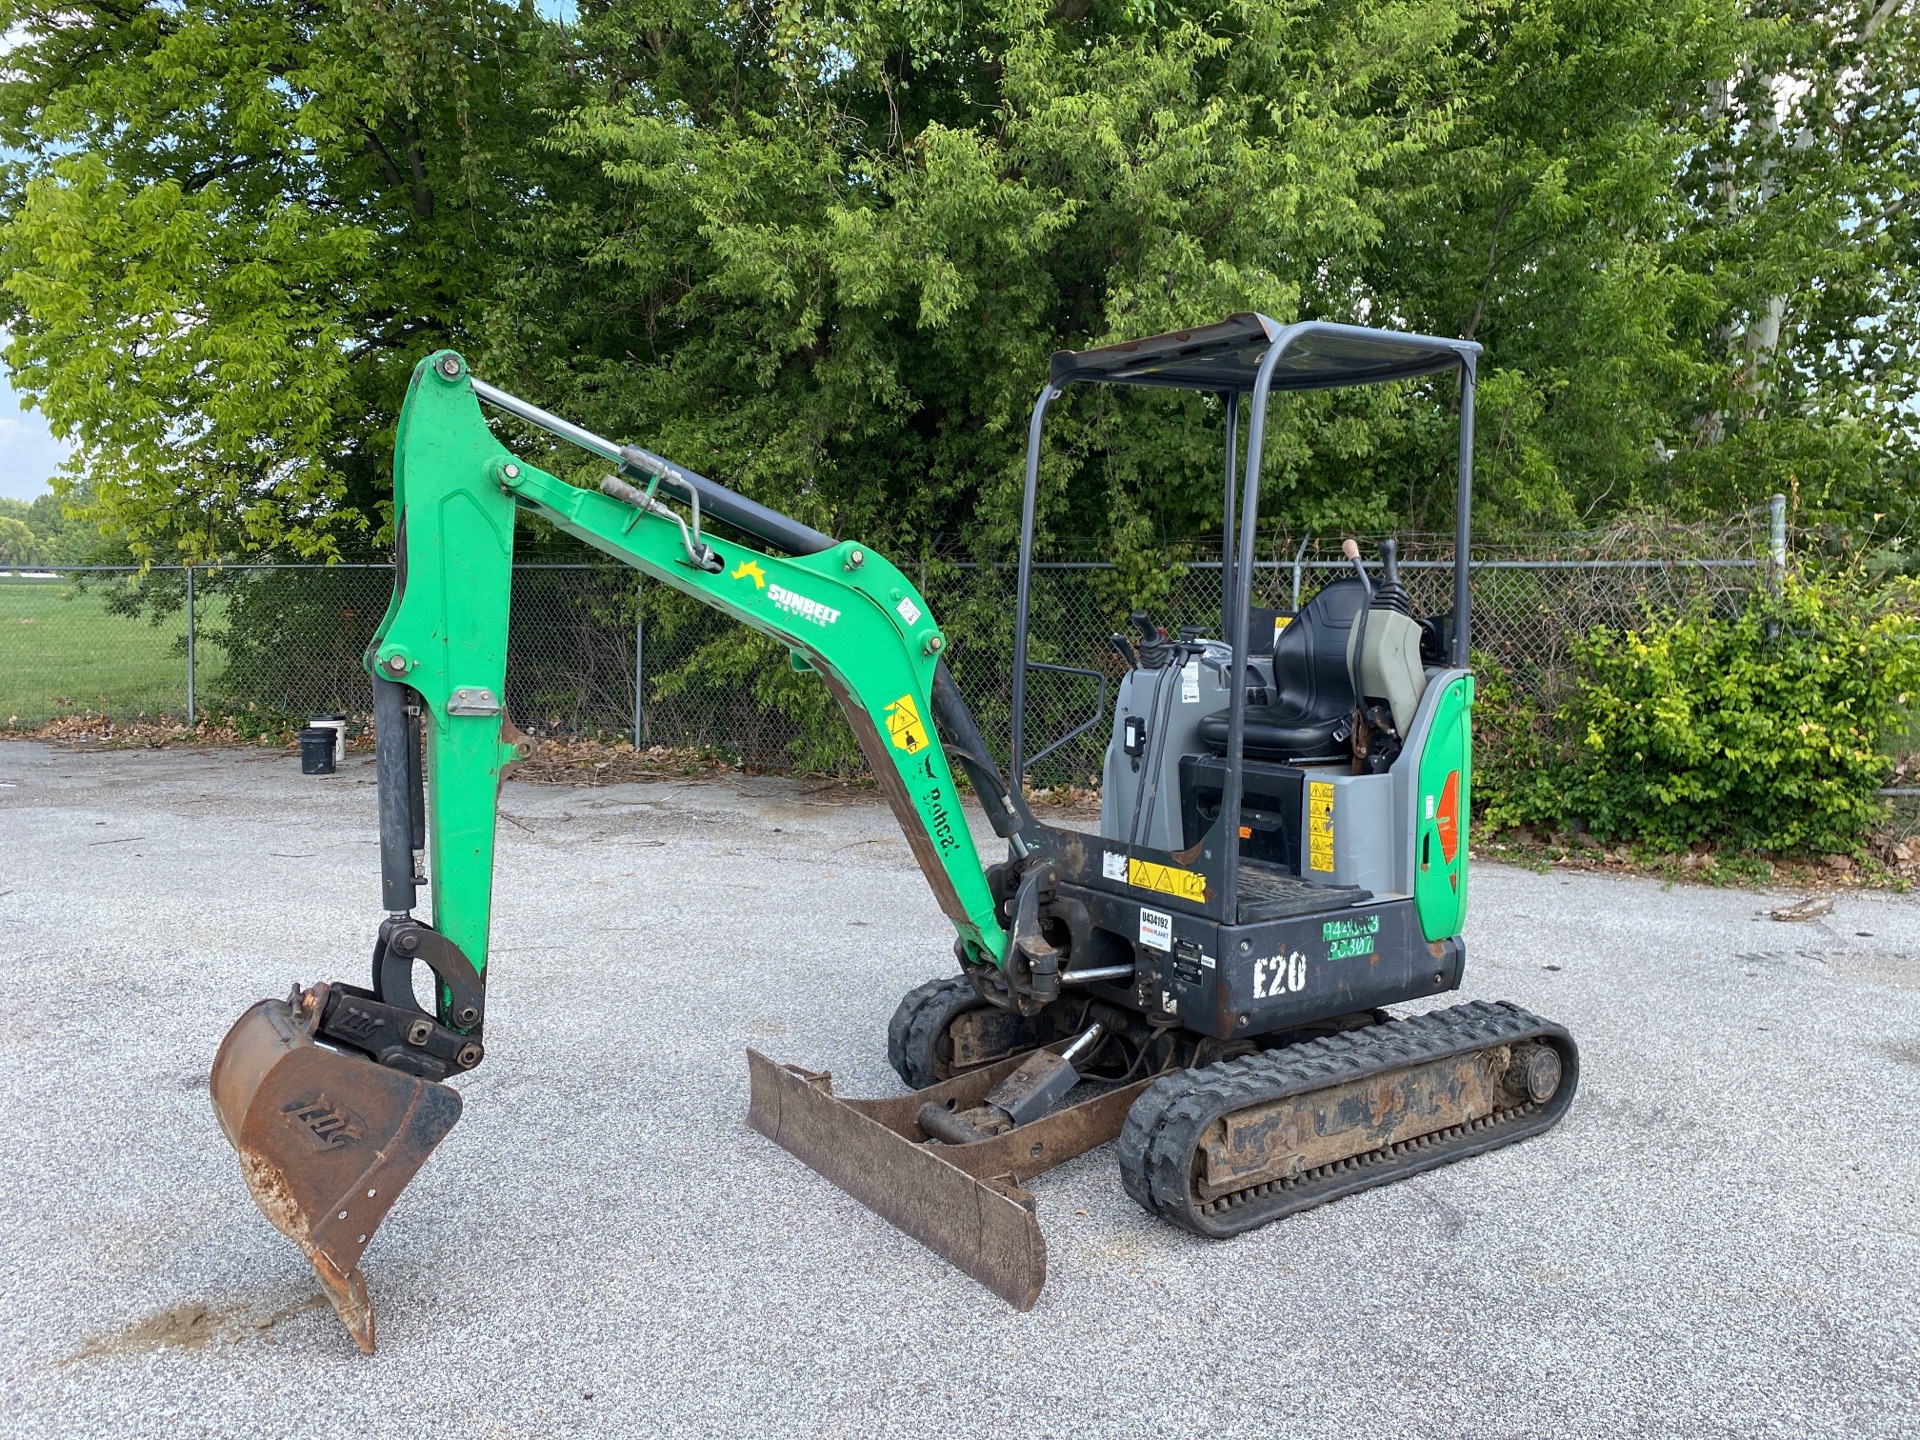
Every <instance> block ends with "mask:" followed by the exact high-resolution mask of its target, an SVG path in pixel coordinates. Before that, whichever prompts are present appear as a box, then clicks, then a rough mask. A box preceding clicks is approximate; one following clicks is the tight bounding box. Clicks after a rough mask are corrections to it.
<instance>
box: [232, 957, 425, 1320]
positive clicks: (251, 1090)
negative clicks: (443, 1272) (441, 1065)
mask: <svg viewBox="0 0 1920 1440" xmlns="http://www.w3.org/2000/svg"><path fill="white" fill-rule="evenodd" d="M324 1003H325V987H322V986H316V987H314V989H312V990H309V991H307V992H306V994H305V995H303V996H301V997H300V1002H299V1007H298V1008H297V1009H296V1008H295V1007H294V1006H293V1005H290V1004H288V1003H287V1002H286V1001H284V1000H262V1001H261V1002H260V1003H259V1004H258V1005H255V1006H254V1007H253V1008H252V1009H250V1010H248V1011H247V1013H246V1014H244V1015H242V1016H241V1017H240V1020H239V1022H238V1023H237V1024H236V1025H235V1026H234V1027H233V1029H231V1030H229V1031H228V1032H227V1038H226V1039H225V1040H224V1041H222V1042H221V1045H220V1053H219V1055H217V1056H216V1057H215V1058H214V1062H213V1077H212V1085H211V1089H212V1092H213V1109H214V1113H215V1114H216V1115H217V1116H219V1118H220V1128H221V1129H222V1130H224V1131H226V1134H227V1139H228V1140H229V1141H231V1142H232V1144H233V1148H234V1149H235V1150H236V1151H238V1152H239V1155H240V1173H241V1174H242V1175H243V1176H245V1177H246V1181H247V1189H248V1190H250V1191H252V1192H253V1199H254V1203H255V1204H256V1205H258V1206H259V1207H260V1210H261V1213H262V1214H264V1215H265V1216H266V1217H267V1219H269V1220H271V1221H272V1222H273V1224H274V1226H275V1228H276V1229H278V1230H279V1231H280V1233H281V1234H283V1235H285V1236H286V1237H287V1238H288V1239H290V1240H292V1241H293V1242H294V1244H296V1245H298V1246H299V1247H300V1249H301V1252H302V1253H303V1254H304V1255H305V1256H306V1257H307V1259H308V1261H310V1262H311V1263H312V1265H313V1272H314V1274H316V1275H318V1276H319V1277H320V1283H321V1284H322V1285H324V1286H326V1289H327V1294H328V1296H329V1297H330V1298H331V1299H332V1301H333V1308H334V1309H335V1310H336V1311H338V1312H339V1314H340V1320H341V1322H342V1323H343V1324H344V1325H345V1326H346V1327H347V1332H348V1333H349V1334H351V1335H352V1336H353V1339H354V1343H355V1344H357V1345H359V1347H360V1349H361V1350H362V1351H364V1352H365V1353H366V1354H368V1355H371V1354H372V1353H373V1339H374V1337H373V1304H372V1302H371V1301H370V1300H369V1299H368V1298H367V1282H366V1280H365V1278H364V1277H363V1276H362V1275H361V1274H360V1255H361V1252H362V1251H364V1250H365V1249H366V1248H367V1242H368V1241H369V1240H371V1239H372V1238H373V1232H374V1231H375V1230H377V1229H378V1228H379V1226H380V1222H381V1221H382V1220H384V1219H385V1218H386V1215H387V1211H388V1209H390V1208H391V1207H392V1205H393V1202H394V1201H395V1200H396V1199H398V1198H399V1196H400V1192H401V1191H402V1190H404V1189H405V1188H406V1187H407V1182H408V1181H410V1180H412V1179H413V1177H414V1175H415V1173H416V1172H417V1171H418V1170H419V1169H420V1167H421V1166H422V1165H423V1164H425V1163H426V1159H427V1156H429V1155H431V1154H432V1153H433V1150H434V1147H435V1146H436V1145H438V1144H439V1143H440V1142H441V1141H442V1140H443V1139H445V1138H446V1134H447V1132H448V1131H449V1130H451V1129H452V1128H453V1122H454V1121H456V1120H458V1119H459V1118H460V1093H459V1092H458V1091H457V1090H454V1089H452V1088H451V1087H449V1086H446V1085H438V1084H435V1083H434V1082H433V1081H431V1080H421V1079H418V1078H416V1077H414V1076H412V1075H406V1074H403V1073H401V1072H400V1071H398V1070H389V1069H387V1068H385V1067H383V1066H380V1065H376V1064H375V1063H374V1062H373V1061H371V1060H365V1059H361V1058H359V1057H357V1056H353V1055H346V1054H342V1053H341V1052H339V1051H337V1050H330V1049H327V1048H325V1047H323V1046H320V1045H316V1044H314V1043H313V1036H312V1026H313V1017H315V1016H317V1015H318V1014H319V1013H320V1012H321V1009H322V1007H323V1005H324Z"/></svg>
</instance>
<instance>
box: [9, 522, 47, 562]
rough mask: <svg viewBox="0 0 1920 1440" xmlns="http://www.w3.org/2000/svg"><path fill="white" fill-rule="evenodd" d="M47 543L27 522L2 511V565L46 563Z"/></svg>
mask: <svg viewBox="0 0 1920 1440" xmlns="http://www.w3.org/2000/svg"><path fill="white" fill-rule="evenodd" d="M45 563H46V545H45V544H44V543H43V542H42V541H41V539H40V537H39V536H38V535H36V534H34V533H33V531H32V530H30V529H29V528H27V522H26V521H24V520H21V519H19V518H18V517H16V516H13V515H9V514H6V513H5V512H3V511H0V566H8V567H18V566H22V565H44V564H45Z"/></svg>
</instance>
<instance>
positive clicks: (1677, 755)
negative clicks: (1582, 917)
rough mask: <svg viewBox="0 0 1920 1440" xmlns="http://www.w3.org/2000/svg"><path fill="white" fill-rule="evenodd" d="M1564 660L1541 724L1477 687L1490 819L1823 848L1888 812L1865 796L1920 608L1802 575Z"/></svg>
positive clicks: (1607, 639)
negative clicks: (1486, 741)
mask: <svg viewBox="0 0 1920 1440" xmlns="http://www.w3.org/2000/svg"><path fill="white" fill-rule="evenodd" d="M1573 659H1574V676H1573V685H1572V692H1571V694H1570V696H1569V697H1568V698H1567V699H1566V700H1565V702H1564V703H1562V704H1561V705H1560V706H1559V707H1558V708H1557V710H1556V711H1555V713H1554V715H1553V719H1552V723H1551V724H1550V725H1545V726H1542V725H1540V724H1538V723H1537V721H1538V717H1537V716H1535V717H1529V716H1528V715H1527V713H1526V711H1525V709H1524V707H1523V706H1522V707H1516V708H1513V709H1510V710H1509V711H1507V712H1505V713H1501V711H1500V710H1499V703H1498V702H1499V701H1500V699H1501V695H1502V692H1501V689H1500V686H1499V682H1498V680H1496V681H1495V682H1494V683H1493V684H1490V685H1489V686H1488V687H1487V690H1486V692H1484V693H1486V695H1487V702H1488V703H1485V709H1484V712H1483V713H1485V712H1491V713H1490V714H1488V715H1487V718H1488V719H1489V720H1491V721H1492V723H1491V724H1490V725H1489V726H1488V727H1487V728H1488V729H1489V730H1490V731H1491V733H1492V736H1493V740H1494V744H1493V745H1492V746H1491V747H1490V752H1489V753H1490V760H1491V764H1490V765H1489V766H1488V770H1489V771H1490V772H1491V773H1490V774H1488V775H1487V779H1488V781H1489V784H1488V793H1487V808H1486V819H1487V821H1488V822H1489V823H1490V825H1492V826H1493V827H1494V828H1498V827H1499V826H1500V825H1502V824H1516V823H1526V822H1529V821H1536V820H1543V819H1554V818H1557V819H1561V820H1573V819H1578V820H1580V821H1584V822H1585V824H1586V825H1587V826H1588V828H1590V829H1591V830H1592V831H1593V832H1594V833H1595V834H1596V835H1598V836H1600V837H1602V838H1606V839H1613V838H1619V839H1628V840H1636V841H1639V842H1642V843H1645V844H1648V845H1651V846H1654V847H1657V848H1660V849H1670V850H1677V849H1685V848H1688V847H1690V846H1693V845H1696V844H1699V843H1701V842H1703V841H1714V842H1717V843H1720V844H1723V845H1727V846H1731V847H1733V848H1737V849H1743V850H1760V851H1768V852H1785V853H1799V854H1821V853H1827V852H1831V851H1845V850H1851V849H1853V848H1855V847H1856V846H1857V845H1859V844H1860V842H1861V841H1862V840H1863V839H1864V838H1865V836H1866V834H1867V832H1868V831H1869V830H1870V829H1871V828H1872V826H1873V825H1874V824H1875V823H1876V822H1877V821H1879V820H1880V819H1881V818H1883V814H1884V806H1882V805H1881V804H1880V803H1879V802H1878V801H1877V800H1876V799H1875V797H1874V794H1873V791H1874V790H1875V789H1876V788H1877V787H1878V786H1880V785H1882V784H1884V783H1885V779H1886V776H1887V774H1888V773H1889V771H1890V770H1891V769H1892V763H1893V762H1892V760H1891V759H1890V758H1889V757H1888V755H1887V754H1886V753H1884V745H1883V742H1884V740H1885V739H1886V738H1887V737H1889V736H1890V735H1894V734H1898V733H1900V731H1901V730H1902V729H1903V727H1904V726H1905V724H1906V723H1907V722H1906V718H1905V707H1906V706H1907V704H1908V702H1909V700H1910V698H1911V696H1912V695H1913V693H1914V692H1915V690H1916V688H1920V619H1916V615H1915V611H1914V605H1913V595H1912V592H1911V591H1909V590H1906V589H1885V588H1883V589H1868V588H1866V587H1864V586H1862V585H1861V584H1859V583H1858V581H1857V579H1856V578H1852V577H1843V578H1839V579H1823V580H1796V581H1790V582H1789V583H1788V585H1787V586H1786V588H1785V591H1784V593H1783V594H1782V595H1780V596H1778V597H1766V598H1763V599H1761V600H1760V601H1758V602H1757V603H1755V604H1753V605H1751V606H1749V607H1748V608H1747V609H1746V611H1745V612H1744V613H1742V614H1740V615H1738V616H1735V617H1732V618H1727V617H1723V616H1716V615H1714V614H1712V613H1710V612H1709V611H1707V610H1705V609H1704V608H1700V609H1694V610H1690V611H1687V612H1685V613H1682V614H1680V615H1677V616H1667V617H1663V618H1656V617H1649V622H1648V624H1647V625H1646V626H1645V627H1644V628H1643V629H1640V630H1637V631H1630V630H1618V629H1609V628H1601V629H1597V630H1594V631H1592V632H1591V633H1590V634H1588V635H1587V636H1586V637H1585V638H1584V639H1582V640H1581V641H1580V642H1578V643H1577V644H1576V645H1575V647H1574V651H1573ZM1486 773H1487V772H1485V771H1483V774H1486Z"/></svg>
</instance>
